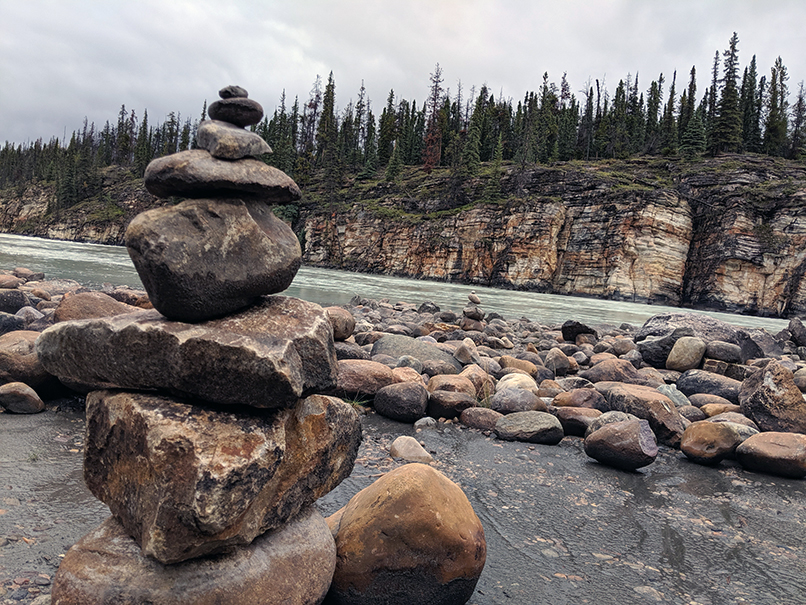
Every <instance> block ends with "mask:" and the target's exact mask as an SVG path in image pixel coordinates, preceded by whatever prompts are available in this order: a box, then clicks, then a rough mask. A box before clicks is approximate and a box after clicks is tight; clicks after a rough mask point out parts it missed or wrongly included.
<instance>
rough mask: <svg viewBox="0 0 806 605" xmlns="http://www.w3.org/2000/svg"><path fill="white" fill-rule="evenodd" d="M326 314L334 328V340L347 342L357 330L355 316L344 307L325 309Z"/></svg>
mask: <svg viewBox="0 0 806 605" xmlns="http://www.w3.org/2000/svg"><path fill="white" fill-rule="evenodd" d="M325 313H327V318H328V319H329V320H330V325H331V326H333V340H347V339H348V338H350V336H352V335H353V330H355V318H354V317H353V314H352V313H350V312H349V311H348V310H347V309H344V308H342V307H325Z"/></svg>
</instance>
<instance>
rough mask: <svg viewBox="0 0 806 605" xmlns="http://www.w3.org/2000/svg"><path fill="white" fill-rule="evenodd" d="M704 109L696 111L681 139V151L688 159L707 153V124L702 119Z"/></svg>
mask: <svg viewBox="0 0 806 605" xmlns="http://www.w3.org/2000/svg"><path fill="white" fill-rule="evenodd" d="M704 111H705V110H704V108H702V107H701V108H700V109H697V110H695V111H694V114H693V115H692V116H691V117H690V118H689V121H688V125H687V126H686V131H685V132H684V133H683V136H682V138H681V140H680V153H681V155H683V157H685V158H687V159H693V158H695V157H698V156H701V155H702V154H703V153H705V145H706V139H705V125H704V124H703V120H702V116H703V113H704Z"/></svg>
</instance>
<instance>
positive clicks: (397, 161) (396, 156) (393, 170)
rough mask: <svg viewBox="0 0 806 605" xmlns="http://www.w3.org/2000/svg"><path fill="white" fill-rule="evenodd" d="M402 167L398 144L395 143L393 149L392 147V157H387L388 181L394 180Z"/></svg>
mask: <svg viewBox="0 0 806 605" xmlns="http://www.w3.org/2000/svg"><path fill="white" fill-rule="evenodd" d="M402 169H403V160H402V159H401V157H400V146H399V145H397V144H395V146H394V149H392V157H390V158H389V163H388V164H387V165H386V180H387V181H389V182H392V181H396V180H397V179H398V177H399V176H400V171H401V170H402Z"/></svg>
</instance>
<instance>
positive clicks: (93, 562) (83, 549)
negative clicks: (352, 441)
mask: <svg viewBox="0 0 806 605" xmlns="http://www.w3.org/2000/svg"><path fill="white" fill-rule="evenodd" d="M335 567H336V546H335V544H334V543H333V536H332V535H331V533H330V530H329V529H328V525H327V523H325V520H324V519H323V518H322V516H321V515H320V514H319V512H318V511H317V510H316V509H315V508H313V507H310V508H307V509H306V510H304V511H303V512H302V513H301V514H300V515H298V516H297V517H296V518H294V519H293V520H292V521H290V522H288V523H286V524H285V525H283V526H281V527H279V528H277V529H275V530H272V531H270V532H268V533H266V534H263V535H262V536H260V537H259V538H257V539H256V540H255V541H254V542H252V544H250V545H249V546H247V547H245V548H239V549H237V550H233V551H232V552H229V553H226V554H223V555H218V556H215V557H204V558H201V559H194V560H192V561H187V562H185V563H178V564H176V565H162V564H161V563H159V562H157V561H155V560H154V559H152V558H150V557H147V556H144V555H143V554H142V552H141V551H140V548H139V547H138V546H137V543H136V542H135V541H134V540H132V538H131V537H130V536H129V535H128V533H126V530H124V529H123V527H122V526H121V525H120V523H118V522H117V520H115V518H114V517H110V518H109V519H107V520H106V521H104V522H103V523H102V524H101V525H100V526H99V527H98V528H97V529H96V530H95V531H92V532H90V533H89V534H87V535H86V536H84V537H83V538H81V540H79V541H78V542H77V543H76V544H75V545H74V546H73V547H72V548H71V549H70V550H69V551H67V554H66V555H65V557H64V559H63V560H62V563H61V565H60V566H59V571H58V573H57V574H56V578H55V580H54V584H53V592H52V595H53V603H58V604H59V605H109V604H113V603H114V604H116V605H117V604H121V603H131V604H134V603H149V604H151V605H180V604H181V605H219V604H220V603H227V604H228V605H275V604H276V603H293V604H294V605H314V604H316V603H321V602H322V599H323V598H324V596H325V593H326V592H327V590H328V587H329V586H330V582H331V579H332V577H333V570H334V568H335Z"/></svg>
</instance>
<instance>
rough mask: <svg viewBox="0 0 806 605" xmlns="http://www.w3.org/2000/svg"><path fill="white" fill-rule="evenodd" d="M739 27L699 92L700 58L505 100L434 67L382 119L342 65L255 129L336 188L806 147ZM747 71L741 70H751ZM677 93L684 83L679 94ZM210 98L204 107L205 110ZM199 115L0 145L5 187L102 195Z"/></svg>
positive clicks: (131, 117)
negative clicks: (496, 167)
mask: <svg viewBox="0 0 806 605" xmlns="http://www.w3.org/2000/svg"><path fill="white" fill-rule="evenodd" d="M738 42H739V40H738V36H737V35H736V34H735V33H734V34H733V36H732V37H731V39H730V41H729V44H728V48H727V49H726V50H725V51H723V52H722V53H720V52H718V51H717V52H716V54H715V56H714V62H713V66H712V70H711V83H710V86H709V87H708V88H706V90H705V91H704V92H703V93H702V94H700V93H699V91H698V90H697V78H696V69H695V68H694V67H692V68H691V71H690V73H689V78H688V82H687V83H686V84H684V83H683V82H678V78H677V73H676V72H675V73H674V74H672V76H671V78H667V77H665V76H664V75H660V76H659V77H658V78H657V79H656V80H653V81H651V82H650V85H649V87H648V88H646V90H644V89H643V88H642V86H641V85H640V84H639V79H638V76H637V75H636V76H634V77H633V76H630V75H628V76H627V77H626V79H623V80H621V81H619V83H618V84H617V86H616V87H615V90H614V92H613V93H612V94H610V93H609V92H608V91H607V90H606V89H605V84H604V83H603V82H600V81H599V80H595V81H589V82H588V83H587V84H586V86H585V88H584V90H583V91H582V92H581V93H580V97H579V98H578V97H577V96H576V95H575V94H573V93H572V92H571V86H570V85H569V83H568V81H567V79H566V77H565V75H563V77H562V79H561V81H560V84H559V85H557V84H556V83H553V82H550V81H549V78H548V74H544V76H543V81H542V84H541V86H540V88H539V90H538V91H537V92H528V93H526V94H525V95H524V98H523V99H522V100H520V101H518V102H517V104H515V103H514V102H513V101H512V100H511V99H504V98H501V97H499V98H496V97H495V96H494V94H493V93H492V92H491V91H490V90H489V89H488V88H487V86H486V85H483V86H481V88H479V89H478V90H476V89H475V87H474V88H471V89H470V90H469V91H465V90H464V89H463V88H462V86H461V83H460V84H459V85H458V86H457V88H456V90H455V91H454V92H453V93H451V91H450V90H448V89H446V88H445V87H444V86H443V84H444V77H443V74H442V70H441V68H440V66H439V64H437V66H436V68H435V70H434V72H433V73H432V74H431V75H430V85H429V89H428V94H427V97H426V98H425V100H424V101H423V102H421V103H418V102H417V101H416V100H411V101H409V100H407V99H402V98H397V97H396V95H395V93H394V90H392V91H390V92H389V95H388V97H387V99H386V105H385V106H384V107H383V109H382V111H381V114H380V116H379V117H377V118H376V116H375V114H374V113H373V111H372V108H371V104H370V102H369V99H368V98H367V95H366V91H365V89H364V87H363V85H362V87H361V89H360V90H359V91H358V95H357V98H356V101H355V102H353V101H352V100H351V101H350V102H348V103H347V105H346V107H344V108H342V109H337V104H336V84H335V79H334V77H333V74H332V73H331V74H330V76H329V78H328V80H327V82H326V83H325V84H324V85H323V83H322V80H321V79H320V78H319V77H318V76H317V78H316V81H315V82H314V85H313V88H312V90H311V92H310V95H309V97H308V99H307V101H305V102H304V103H300V101H299V98H295V100H294V102H293V103H292V104H291V106H290V107H288V106H287V102H286V98H285V93H283V96H282V98H281V99H280V102H279V107H277V109H275V111H274V112H273V114H272V115H271V116H268V115H267V116H266V117H265V118H264V119H263V121H262V122H261V123H260V124H258V125H257V126H256V127H254V130H255V131H256V132H257V133H258V134H260V135H261V136H262V137H263V138H264V139H265V140H266V141H267V142H268V143H269V144H270V145H271V146H272V148H273V151H274V153H273V154H271V155H267V156H265V158H264V159H265V161H266V162H267V163H269V164H272V165H274V166H276V167H278V168H280V169H281V170H283V171H285V172H287V173H288V174H290V175H291V176H292V177H294V178H295V179H296V180H297V182H298V183H300V185H303V186H304V185H305V184H306V182H307V181H308V179H309V178H310V177H311V176H312V175H313V174H314V172H317V173H318V175H319V179H320V181H319V182H320V183H322V184H323V186H324V187H325V190H326V193H335V192H336V191H337V190H338V188H339V187H340V185H341V183H342V181H343V178H344V176H345V175H347V174H350V175H353V176H355V177H357V178H381V177H382V178H386V179H388V180H394V179H395V178H396V176H397V174H399V172H400V170H401V169H402V167H403V166H405V165H408V166H422V167H423V169H424V170H425V171H426V172H431V171H432V170H434V169H435V168H437V167H449V168H450V169H451V174H452V175H454V176H457V177H470V176H473V175H474V174H475V173H476V172H477V171H478V168H479V166H480V164H481V163H482V162H491V161H492V162H496V163H500V162H503V161H510V162H514V163H515V164H516V165H517V166H519V167H520V168H526V167H527V166H529V165H533V164H536V163H542V164H546V163H551V162H554V161H564V160H572V159H585V160H590V159H596V158H626V157H629V156H633V155H642V154H643V155H665V156H670V157H674V156H679V157H685V158H696V157H697V156H702V155H706V154H708V155H717V154H719V153H727V152H739V153H741V152H750V153H761V154H768V155H772V156H781V157H786V158H790V159H794V160H803V159H804V158H806V94H805V93H804V85H803V82H801V83H800V84H799V85H798V90H797V93H796V94H795V100H794V102H793V103H791V104H790V90H789V84H788V81H789V76H788V73H787V69H786V67H785V66H784V64H783V61H782V60H781V58H780V57H779V58H778V59H777V60H776V61H775V63H774V65H773V66H772V67H771V69H770V73H769V76H766V75H760V74H759V71H758V66H757V65H756V58H755V56H753V58H752V59H751V61H750V63H749V64H748V65H747V66H746V67H745V68H744V69H743V71H742V70H740V65H739V51H738ZM740 71H741V73H740ZM678 90H679V91H680V92H678ZM205 112H206V106H205V108H204V109H203V110H202V114H201V119H203V118H204V116H205ZM198 123H199V120H193V121H191V120H190V119H185V120H184V121H182V119H181V118H180V116H179V114H174V113H171V114H169V116H168V118H167V119H166V121H165V122H164V123H162V124H157V125H155V126H151V125H150V124H149V123H148V114H147V112H144V113H143V117H142V119H139V120H138V118H137V117H136V115H135V113H134V111H131V112H128V111H127V110H126V108H125V107H121V110H120V113H119V115H118V119H117V122H116V123H115V124H110V123H109V122H107V123H106V124H105V125H104V127H103V128H102V129H100V130H98V129H96V128H95V125H94V124H90V125H88V124H87V122H86V120H85V122H84V127H83V128H82V130H80V131H75V132H73V133H72V136H71V138H70V141H69V142H65V141H59V139H57V138H53V139H51V140H50V141H49V142H47V143H44V142H43V141H41V140H38V141H36V142H34V143H33V144H26V145H15V144H13V143H8V142H6V144H5V146H4V147H3V148H2V149H1V150H0V188H3V187H8V186H10V185H17V186H23V187H24V186H26V185H27V184H29V183H31V182H36V181H43V182H54V183H55V184H56V188H57V203H56V205H57V207H56V208H54V210H59V209H62V208H66V207H69V206H71V205H73V204H75V203H77V202H79V201H81V200H83V199H86V198H88V197H92V196H93V195H96V194H97V193H98V191H99V190H100V177H99V174H100V170H101V169H102V168H104V167H106V166H110V165H118V166H123V167H128V168H130V169H131V171H132V173H133V174H134V175H140V176H141V175H142V174H143V172H144V170H145V167H146V166H147V165H148V163H149V162H150V161H151V160H152V159H153V158H155V157H159V156H161V155H166V154H170V153H175V152H176V151H182V150H185V149H190V148H193V147H194V146H195V133H196V128H197V126H198Z"/></svg>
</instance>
